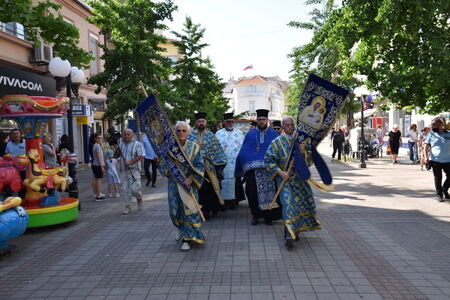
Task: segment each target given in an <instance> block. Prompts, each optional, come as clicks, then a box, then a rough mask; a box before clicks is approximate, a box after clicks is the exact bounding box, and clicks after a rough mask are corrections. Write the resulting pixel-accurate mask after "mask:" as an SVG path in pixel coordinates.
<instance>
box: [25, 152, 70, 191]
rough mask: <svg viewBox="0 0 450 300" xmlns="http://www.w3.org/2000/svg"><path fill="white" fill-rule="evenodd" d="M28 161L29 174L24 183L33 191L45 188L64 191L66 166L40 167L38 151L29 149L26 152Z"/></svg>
mask: <svg viewBox="0 0 450 300" xmlns="http://www.w3.org/2000/svg"><path fill="white" fill-rule="evenodd" d="M27 156H28V159H29V161H30V174H29V176H28V178H27V179H25V180H24V183H25V185H26V186H27V187H29V188H30V189H32V190H33V191H35V192H40V193H43V192H45V190H46V189H57V190H60V191H65V190H66V187H67V168H66V167H56V168H53V169H42V168H40V167H39V165H38V161H39V158H40V156H39V152H38V151H37V150H36V149H31V150H30V151H28V153H27Z"/></svg>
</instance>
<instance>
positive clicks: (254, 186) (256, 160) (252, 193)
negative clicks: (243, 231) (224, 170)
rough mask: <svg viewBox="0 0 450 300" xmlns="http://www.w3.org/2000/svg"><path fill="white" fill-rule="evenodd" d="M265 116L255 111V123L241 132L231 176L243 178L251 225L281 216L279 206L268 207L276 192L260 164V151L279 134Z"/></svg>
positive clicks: (269, 223)
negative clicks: (255, 125)
mask: <svg viewBox="0 0 450 300" xmlns="http://www.w3.org/2000/svg"><path fill="white" fill-rule="evenodd" d="M268 116H269V111H268V110H267V109H258V110H256V121H257V123H258V125H257V127H256V128H253V129H251V130H250V131H249V132H248V133H247V134H246V135H245V139H244V143H243V144H242V148H241V150H240V151H239V154H238V157H237V160H236V169H235V176H236V177H244V180H245V194H246V195H247V199H248V204H249V206H250V211H251V213H252V225H257V224H258V222H259V219H264V221H265V223H266V224H267V225H272V221H273V220H278V219H281V210H280V208H279V207H278V208H274V209H271V210H269V208H271V206H270V204H271V202H272V199H273V197H274V196H275V193H276V191H275V183H274V182H273V181H272V180H270V176H269V173H268V172H267V170H266V167H265V164H264V154H265V153H266V150H267V148H269V146H270V143H271V142H272V141H273V140H274V139H275V138H277V137H278V136H279V134H278V133H277V132H276V131H275V130H273V129H272V128H269V127H268V122H269V119H268Z"/></svg>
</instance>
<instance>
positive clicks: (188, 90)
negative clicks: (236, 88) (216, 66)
mask: <svg viewBox="0 0 450 300" xmlns="http://www.w3.org/2000/svg"><path fill="white" fill-rule="evenodd" d="M204 33H205V28H201V26H200V24H194V23H193V22H192V19H191V18H190V17H186V21H185V23H184V28H183V32H182V33H178V32H173V34H174V35H175V36H176V39H177V40H176V41H174V42H173V43H174V44H175V45H176V46H177V48H178V50H179V53H180V55H181V58H180V59H179V60H178V61H177V62H176V63H175V64H174V67H173V75H174V76H175V79H174V80H172V81H171V84H172V85H173V86H174V90H175V96H174V97H172V100H173V101H174V102H173V103H170V104H171V105H172V107H173V109H172V110H171V112H170V115H171V117H172V118H173V119H178V120H180V119H185V118H189V119H193V117H194V112H195V111H204V112H206V113H207V114H208V120H209V121H210V123H213V122H216V121H218V120H222V114H223V113H224V112H226V111H227V109H228V108H229V107H228V102H227V99H226V98H224V97H223V96H222V92H223V88H224V87H225V83H223V82H222V81H221V78H220V77H219V76H218V75H217V73H216V72H214V70H213V65H212V62H211V60H210V59H209V58H203V56H202V50H203V49H204V48H205V47H207V46H208V44H205V43H203V42H202V39H203V35H204Z"/></svg>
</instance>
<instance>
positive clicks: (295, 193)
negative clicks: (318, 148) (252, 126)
mask: <svg viewBox="0 0 450 300" xmlns="http://www.w3.org/2000/svg"><path fill="white" fill-rule="evenodd" d="M281 126H282V127H283V130H284V133H283V134H282V135H280V136H279V137H278V138H276V139H275V140H273V141H272V143H271V145H270V146H269V149H267V152H266V154H265V156H264V162H265V165H266V169H267V170H268V172H269V173H270V176H271V178H272V180H275V182H276V185H277V186H278V187H280V186H281V185H282V183H283V181H284V185H283V188H282V190H281V192H280V201H281V210H282V215H283V220H284V237H285V240H286V247H287V248H288V249H289V248H292V247H293V246H294V241H295V240H297V238H298V236H297V233H299V232H301V231H305V230H314V229H320V228H321V227H320V223H319V221H317V219H316V205H315V202H314V197H313V193H312V190H311V187H310V186H309V184H308V183H307V182H306V181H303V180H300V179H299V177H298V176H296V173H295V170H294V169H292V170H291V172H289V173H288V172H286V170H285V167H286V164H287V161H288V160H289V154H290V150H291V147H292V143H293V142H294V132H295V126H294V119H293V118H292V117H289V116H286V117H284V118H283V120H282V122H281ZM306 148H307V147H305V144H301V145H300V147H299V148H297V149H295V150H296V151H301V152H302V155H305V154H306V156H308V152H309V151H307V150H306ZM307 161H308V160H307Z"/></svg>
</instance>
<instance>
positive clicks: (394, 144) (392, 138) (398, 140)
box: [389, 124, 402, 165]
mask: <svg viewBox="0 0 450 300" xmlns="http://www.w3.org/2000/svg"><path fill="white" fill-rule="evenodd" d="M401 144H402V133H401V132H400V130H398V124H394V126H392V130H391V131H389V147H390V148H391V160H392V163H393V164H394V165H395V164H396V163H397V158H398V150H399V148H400V146H401Z"/></svg>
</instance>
